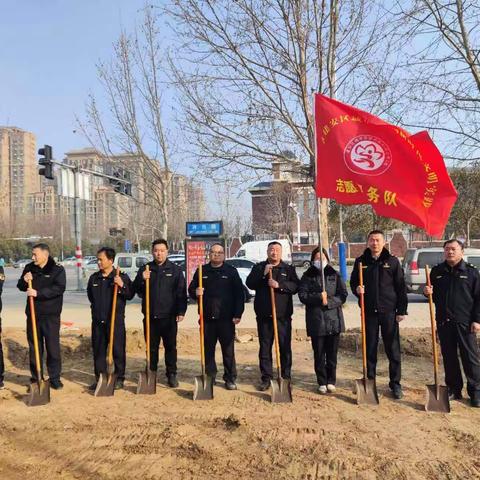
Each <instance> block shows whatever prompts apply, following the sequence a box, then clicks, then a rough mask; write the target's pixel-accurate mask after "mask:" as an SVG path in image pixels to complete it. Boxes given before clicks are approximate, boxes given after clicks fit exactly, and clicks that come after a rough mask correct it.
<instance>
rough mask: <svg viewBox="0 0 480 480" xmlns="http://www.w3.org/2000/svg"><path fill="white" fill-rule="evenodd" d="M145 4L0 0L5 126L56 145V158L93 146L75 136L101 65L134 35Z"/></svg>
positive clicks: (0, 113)
mask: <svg viewBox="0 0 480 480" xmlns="http://www.w3.org/2000/svg"><path fill="white" fill-rule="evenodd" d="M144 4H145V1H144V0H19V1H7V0H3V1H1V0H0V7H1V12H0V65H1V70H0V71H1V73H0V125H15V126H18V127H19V128H23V129H25V130H28V131H32V132H34V133H35V135H36V136H37V142H38V144H39V146H41V145H43V144H44V143H47V144H49V145H52V146H53V150H54V156H55V158H57V159H61V158H63V154H64V153H65V151H68V150H69V149H72V148H80V147H83V146H87V142H86V140H85V139H84V138H83V137H82V136H81V134H80V133H78V132H77V133H74V130H75V129H76V125H75V114H77V115H79V116H80V117H81V116H83V112H84V103H85V99H86V97H87V94H88V93H89V92H90V91H93V92H95V91H97V89H98V88H99V87H98V83H97V77H96V67H95V65H96V63H97V62H98V60H99V59H108V58H109V57H110V56H111V53H112V44H113V42H114V41H115V40H116V39H117V38H118V36H119V34H120V30H121V29H122V28H125V29H126V30H130V29H131V28H133V25H134V23H135V20H136V18H137V17H138V16H139V15H138V14H137V12H138V11H139V10H140V9H142V8H143V6H144Z"/></svg>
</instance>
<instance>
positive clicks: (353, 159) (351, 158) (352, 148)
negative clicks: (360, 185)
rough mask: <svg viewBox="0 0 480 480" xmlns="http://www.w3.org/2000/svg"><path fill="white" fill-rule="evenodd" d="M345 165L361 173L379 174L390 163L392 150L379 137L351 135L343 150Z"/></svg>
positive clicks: (385, 169) (386, 168) (384, 170)
mask: <svg viewBox="0 0 480 480" xmlns="http://www.w3.org/2000/svg"><path fill="white" fill-rule="evenodd" d="M343 158H344V160H345V165H346V166H347V167H348V169H349V170H351V171H352V172H354V173H359V174H361V175H381V174H382V173H384V172H386V171H387V170H388V168H389V167H390V165H391V164H392V152H391V151H390V148H389V146H388V145H387V144H386V143H385V142H384V141H383V140H381V139H380V138H378V137H374V136H372V135H358V136H356V137H353V138H352V139H351V140H350V141H349V142H348V143H347V145H346V147H345V150H344V151H343Z"/></svg>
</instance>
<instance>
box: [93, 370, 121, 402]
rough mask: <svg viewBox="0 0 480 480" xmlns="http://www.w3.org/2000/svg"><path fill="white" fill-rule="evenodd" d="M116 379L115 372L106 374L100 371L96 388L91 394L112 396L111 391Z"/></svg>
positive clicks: (113, 389)
mask: <svg viewBox="0 0 480 480" xmlns="http://www.w3.org/2000/svg"><path fill="white" fill-rule="evenodd" d="M116 381H117V376H116V375H115V374H113V375H108V374H106V373H101V374H100V378H99V379H98V383H97V388H96V389H95V393H94V394H93V395H94V396H95V397H112V396H113V392H114V391H115V382H116Z"/></svg>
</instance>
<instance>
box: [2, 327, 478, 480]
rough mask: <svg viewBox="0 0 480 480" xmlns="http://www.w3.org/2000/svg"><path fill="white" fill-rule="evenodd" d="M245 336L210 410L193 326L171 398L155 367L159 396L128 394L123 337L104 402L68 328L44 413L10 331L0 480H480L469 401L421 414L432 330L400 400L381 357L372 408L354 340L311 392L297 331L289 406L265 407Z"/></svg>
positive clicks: (421, 337) (410, 356)
mask: <svg viewBox="0 0 480 480" xmlns="http://www.w3.org/2000/svg"><path fill="white" fill-rule="evenodd" d="M252 333H254V332H252V331H245V330H240V331H239V337H240V338H241V340H242V342H239V343H237V344H236V356H237V363H238V373H239V378H238V386H239V390H238V391H235V392H230V391H226V390H225V389H224V388H223V383H221V384H220V385H218V386H217V387H215V399H214V400H213V401H208V402H193V401H192V393H193V378H194V376H195V375H197V374H198V373H199V371H200V366H199V361H198V337H197V332H196V331H195V330H188V331H186V330H184V331H181V332H180V333H179V362H178V366H179V380H180V386H179V388H177V389H169V388H168V387H167V386H166V385H165V383H164V376H163V371H162V373H161V374H159V382H160V384H159V386H158V389H157V395H155V396H137V395H136V394H135V387H136V382H137V372H138V371H140V370H141V369H142V368H143V367H144V357H143V340H142V336H141V332H139V331H136V330H134V331H132V330H131V331H129V334H128V345H127V355H128V359H127V382H126V389H125V390H123V391H117V392H116V393H115V396H114V397H110V398H95V397H93V396H92V395H91V393H90V392H88V391H87V389H86V386H87V385H89V384H90V383H91V382H92V380H93V375H92V358H91V351H90V338H89V334H88V331H86V330H85V331H70V332H68V331H67V332H63V334H62V347H63V358H64V367H63V379H64V383H65V388H64V389H63V391H60V392H56V391H53V390H52V401H51V403H50V404H49V405H46V406H42V407H34V408H29V407H27V406H26V405H25V404H24V401H23V398H24V395H25V392H26V388H25V385H26V384H27V383H28V379H29V375H28V371H27V369H26V366H27V350H26V341H25V333H24V332H23V331H22V330H21V329H14V328H11V329H8V328H7V329H5V331H4V336H3V343H4V347H6V348H5V350H6V356H7V359H6V365H7V370H8V371H7V374H6V389H5V390H3V391H0V479H2V480H16V479H24V478H33V479H35V480H43V479H48V480H54V479H55V480H56V479H96V480H99V479H115V480H121V479H129V480H133V479H143V480H150V479H151V480H153V479H160V478H164V476H165V475H168V478H171V479H222V480H225V479H231V478H235V479H257V478H268V479H275V480H276V479H289V480H293V479H304V480H307V479H310V480H313V479H344V478H346V479H350V478H351V479H376V478H381V479H382V480H387V479H405V480H407V479H408V480H414V479H432V480H434V479H435V480H438V479H477V478H479V479H480V453H479V452H480V409H472V408H471V407H470V406H469V405H468V402H467V401H466V400H464V401H456V402H452V413H451V414H449V415H446V414H433V413H426V412H425V411H424V408H423V405H424V402H425V384H426V383H431V382H432V367H431V364H430V360H429V348H430V346H429V335H428V331H424V330H413V329H412V330H408V329H407V330H405V331H403V332H402V333H403V348H404V362H403V378H404V380H403V385H404V391H405V397H404V399H402V400H400V401H395V400H393V399H392V398H391V396H390V394H389V390H388V378H387V377H388V367H387V363H386V359H385V357H384V356H383V355H380V359H379V371H378V374H379V376H378V379H377V383H378V388H379V393H380V394H381V398H380V406H378V407H365V406H357V405H356V403H355V398H356V397H355V395H353V394H352V380H353V379H355V378H358V377H360V376H361V358H360V353H359V351H358V334H357V333H356V332H354V331H353V332H349V333H348V334H346V335H345V336H344V339H343V342H342V345H343V349H342V351H341V352H340V353H339V366H338V378H339V380H338V383H337V387H338V388H337V392H336V393H335V394H331V395H326V396H320V395H319V394H318V393H316V383H315V377H314V374H313V359H312V353H311V346H310V343H309V341H308V340H307V338H306V335H305V332H302V331H296V332H295V334H294V337H295V339H294V341H293V350H294V375H293V377H294V380H293V396H294V401H293V404H272V403H271V402H270V394H269V392H266V393H261V392H257V391H256V390H255V388H254V386H253V385H254V384H255V383H256V382H257V381H258V367H257V354H258V352H257V339H256V338H255V336H254V335H252ZM162 353H163V352H162ZM219 369H220V372H221V371H222V369H221V367H220V368H219ZM159 373H160V372H159ZM220 375H221V373H220ZM220 375H219V376H220Z"/></svg>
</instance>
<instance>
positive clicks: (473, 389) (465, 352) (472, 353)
mask: <svg viewBox="0 0 480 480" xmlns="http://www.w3.org/2000/svg"><path fill="white" fill-rule="evenodd" d="M437 331H438V338H439V339H440V347H441V349H442V356H443V366H444V368H445V383H446V384H447V387H448V388H449V389H450V390H451V391H452V392H461V391H462V388H463V378H462V372H461V370H460V363H459V361H458V351H459V350H460V358H461V359H462V365H463V371H464V372H465V376H466V377H467V392H468V395H469V396H470V397H471V398H474V399H479V400H480V350H479V348H478V344H477V336H476V334H475V333H471V332H470V325H464V324H461V323H455V322H452V321H450V322H445V323H443V324H439V325H438V328H437Z"/></svg>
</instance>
